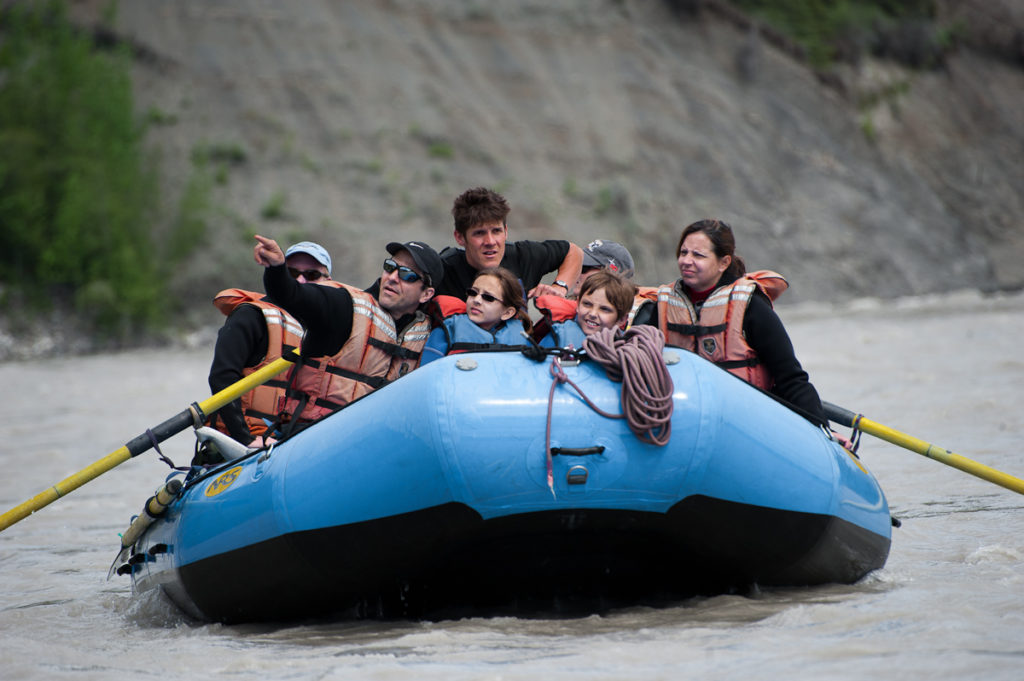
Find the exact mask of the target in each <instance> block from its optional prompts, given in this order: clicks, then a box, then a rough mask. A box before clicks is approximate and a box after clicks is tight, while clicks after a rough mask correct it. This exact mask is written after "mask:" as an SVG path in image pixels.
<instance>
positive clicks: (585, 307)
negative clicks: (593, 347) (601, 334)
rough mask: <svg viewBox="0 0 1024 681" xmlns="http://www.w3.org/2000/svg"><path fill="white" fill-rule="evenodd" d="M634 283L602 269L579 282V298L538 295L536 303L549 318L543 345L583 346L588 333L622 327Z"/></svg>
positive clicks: (628, 309)
mask: <svg viewBox="0 0 1024 681" xmlns="http://www.w3.org/2000/svg"><path fill="white" fill-rule="evenodd" d="M634 295H636V286H634V285H633V282H631V281H629V280H628V279H626V278H624V277H623V276H622V275H620V274H617V273H615V272H612V271H611V270H608V269H603V270H601V271H599V272H595V273H594V274H591V275H590V276H589V277H587V278H586V279H585V280H584V281H583V283H582V284H581V285H580V290H579V300H578V301H572V300H565V299H564V298H558V297H557V296H540V297H539V298H537V301H536V303H535V304H536V306H537V308H538V309H539V310H541V311H542V312H543V313H544V314H545V315H546V316H548V317H549V318H550V324H551V333H549V334H548V335H546V336H545V337H544V338H543V339H541V342H540V346H541V347H542V348H554V347H558V348H567V347H573V348H575V349H577V350H579V349H581V348H582V347H583V341H584V340H585V339H586V338H587V336H590V335H593V334H595V333H597V332H598V331H600V330H602V329H616V328H617V329H620V330H621V329H622V328H623V327H624V326H625V324H626V319H627V317H628V316H629V311H630V309H631V308H632V307H633V297H634Z"/></svg>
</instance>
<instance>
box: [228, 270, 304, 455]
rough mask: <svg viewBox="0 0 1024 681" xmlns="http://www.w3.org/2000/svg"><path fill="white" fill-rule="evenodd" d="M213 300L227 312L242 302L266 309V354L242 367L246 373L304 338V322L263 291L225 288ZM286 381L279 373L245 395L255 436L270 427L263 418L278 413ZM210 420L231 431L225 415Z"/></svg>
mask: <svg viewBox="0 0 1024 681" xmlns="http://www.w3.org/2000/svg"><path fill="white" fill-rule="evenodd" d="M213 304H214V306H216V308H217V309H218V310H220V311H221V312H223V313H224V315H225V316H227V315H230V314H231V313H232V312H234V311H235V309H236V308H237V307H238V306H239V305H252V306H254V307H257V308H259V310H260V312H262V313H263V321H265V322H266V324H267V354H266V355H265V356H264V357H263V359H262V360H261V361H260V363H259V364H257V365H256V366H252V367H245V368H243V369H242V374H243V375H244V376H248V375H249V374H251V373H253V372H254V371H256V370H257V369H261V368H263V367H265V366H266V365H268V364H270V363H271V362H273V361H274V360H276V359H278V358H279V357H281V356H282V355H284V354H286V353H288V352H291V351H292V350H294V349H296V348H298V347H299V343H300V342H301V341H302V325H300V324H299V323H298V322H297V321H296V320H295V318H294V317H292V316H291V315H290V314H288V313H287V312H285V311H284V310H283V309H281V308H280V307H278V306H277V305H273V304H271V303H268V302H266V301H265V300H263V294H262V293H254V292H253V291H246V290H244V289H240V288H229V289H224V290H223V291H221V292H220V293H218V294H217V295H216V296H215V297H214V299H213ZM287 385H288V383H287V380H286V379H284V378H283V377H282V376H276V377H274V378H272V379H270V380H269V381H267V382H266V383H264V384H262V385H258V386H256V387H255V388H253V389H252V390H250V391H249V392H247V393H245V394H244V395H242V397H241V400H242V415H243V416H244V417H245V422H246V424H247V425H248V426H249V432H250V433H252V435H253V436H254V437H256V436H259V435H262V434H263V433H264V432H265V431H266V430H267V422H266V421H265V420H264V419H270V420H273V419H274V418H275V417H276V415H277V411H278V405H279V404H280V401H281V399H282V398H283V397H284V393H285V388H286V387H287ZM210 423H211V424H212V425H213V426H214V427H215V428H216V429H217V430H219V431H221V432H222V433H224V434H226V435H227V434H229V433H228V431H227V427H226V426H225V425H224V421H223V419H219V418H217V417H216V414H215V415H214V416H212V417H211V418H210Z"/></svg>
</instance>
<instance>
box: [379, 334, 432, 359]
mask: <svg viewBox="0 0 1024 681" xmlns="http://www.w3.org/2000/svg"><path fill="white" fill-rule="evenodd" d="M367 343H368V344H370V345H372V346H373V347H375V348H377V349H378V350H383V351H384V352H385V353H387V354H389V355H391V356H392V357H397V358H399V359H419V357H420V353H419V352H418V351H417V350H410V349H409V348H403V347H402V346H401V345H396V344H394V343H388V342H386V341H382V340H380V339H379V338H372V337H371V338H370V339H369V340H368V341H367Z"/></svg>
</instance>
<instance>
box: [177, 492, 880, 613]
mask: <svg viewBox="0 0 1024 681" xmlns="http://www.w3.org/2000/svg"><path fill="white" fill-rule="evenodd" d="M888 553H889V539H888V538H887V537H883V536H880V535H877V534H875V533H873V532H870V531H867V530H865V529H863V528H861V527H859V526H857V525H854V524H852V523H849V522H847V521H844V520H841V519H838V518H834V517H831V516H822V515H816V514H809V513H798V512H792V511H781V510H778V509H772V508H764V507H760V506H751V505H746V504H739V503H733V502H725V501H721V500H717V499H711V498H708V497H702V496H696V497H689V498H687V499H684V500H683V501H681V502H679V503H678V504H676V505H675V506H674V507H673V508H672V509H671V510H670V511H669V512H668V513H666V514H661V513H645V512H632V511H620V510H616V511H613V510H599V509H575V510H561V511H549V512H543V513H532V514H522V515H516V516H511V517H506V518H497V519H493V520H487V521H485V520H483V519H482V518H481V517H480V516H479V514H477V513H476V512H475V511H473V510H472V509H470V508H468V507H467V506H465V505H462V504H458V503H451V504H445V505H443V506H438V507H435V508H430V509H426V510H423V511H418V512H415V513H407V514H402V515H399V516H392V517H388V518H383V519H380V520H374V521H368V522H363V523H357V524H353V525H345V526H340V527H330V528H324V529H320V530H312V531H306V532H299V533H294V534H290V535H287V536H283V537H279V538H276V539H272V540H269V541H265V542H262V543H259V544H256V545H253V546H249V547H245V548H242V549H238V550H236V551H231V552H229V553H225V554H221V555H218V556H214V557H211V558H208V559H205V560H202V561H198V562H196V563H192V564H189V565H186V566H183V567H181V568H179V570H178V574H177V578H178V579H177V580H176V581H175V580H172V581H171V582H170V583H165V585H164V589H165V591H166V592H167V593H168V595H169V596H170V597H171V598H172V600H174V601H175V602H176V603H178V605H179V606H181V607H182V608H183V609H185V610H186V611H187V612H190V613H192V614H193V615H197V616H201V617H202V618H203V619H207V620H214V621H221V622H226V623H233V622H252V621H282V622H283V621H295V620H308V619H315V618H323V617H329V618H360V617H372V618H385V619H390V618H415V619H445V618H455V617H463V616H470V615H473V616H487V615H515V616H551V615H555V616H558V615H562V616H565V615H569V616H578V615H585V614H590V613H597V612H602V611H606V610H610V609H613V608H617V607H624V606H634V605H653V606H659V605H666V604H669V603H672V602H678V601H679V600H681V599H685V598H689V597H693V596H698V595H711V594H716V593H731V592H732V593H734V592H743V591H745V590H747V589H749V588H750V587H751V586H752V585H755V584H756V585H761V586H797V585H816V584H826V583H852V582H855V581H857V580H858V579H860V578H861V577H863V576H864V575H865V574H867V573H868V572H870V571H871V570H874V569H877V568H880V567H882V566H883V565H884V564H885V560H886V558H887V556H888Z"/></svg>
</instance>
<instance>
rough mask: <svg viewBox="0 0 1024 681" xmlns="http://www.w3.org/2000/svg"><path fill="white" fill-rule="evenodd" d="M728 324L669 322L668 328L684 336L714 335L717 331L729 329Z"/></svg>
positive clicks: (721, 331)
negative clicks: (711, 324) (709, 324)
mask: <svg viewBox="0 0 1024 681" xmlns="http://www.w3.org/2000/svg"><path fill="white" fill-rule="evenodd" d="M728 328H729V327H728V325H726V324H717V325H715V326H701V325H700V324H673V323H671V322H669V323H668V330H669V331H675V332H676V333H680V334H682V335H684V336H713V335H715V334H716V333H723V332H724V331H725V330H726V329H728Z"/></svg>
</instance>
